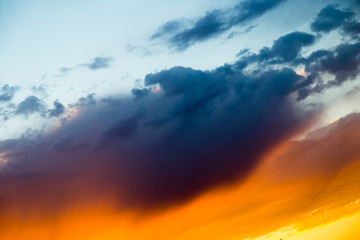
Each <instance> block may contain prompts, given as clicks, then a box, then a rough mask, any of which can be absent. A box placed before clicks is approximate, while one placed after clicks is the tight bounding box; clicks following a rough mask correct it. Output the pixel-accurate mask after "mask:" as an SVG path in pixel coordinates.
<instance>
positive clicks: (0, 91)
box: [0, 84, 19, 103]
mask: <svg viewBox="0 0 360 240" xmlns="http://www.w3.org/2000/svg"><path fill="white" fill-rule="evenodd" d="M18 89H19V87H10V86H9V85H8V84H5V85H3V86H2V88H0V103H1V102H9V101H11V100H12V99H13V97H14V95H15V93H16V91H17V90H18Z"/></svg>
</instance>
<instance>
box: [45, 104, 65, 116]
mask: <svg viewBox="0 0 360 240" xmlns="http://www.w3.org/2000/svg"><path fill="white" fill-rule="evenodd" d="M48 112H49V117H59V116H61V115H62V114H64V113H65V107H64V105H62V104H61V103H60V102H59V101H58V100H56V101H54V108H53V109H50V110H49V111H48Z"/></svg>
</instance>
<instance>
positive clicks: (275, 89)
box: [0, 64, 311, 212]
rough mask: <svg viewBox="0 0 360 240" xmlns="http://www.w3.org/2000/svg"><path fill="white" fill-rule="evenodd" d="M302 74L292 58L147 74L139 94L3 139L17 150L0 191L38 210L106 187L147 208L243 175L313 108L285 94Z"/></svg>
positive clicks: (123, 201)
mask: <svg viewBox="0 0 360 240" xmlns="http://www.w3.org/2000/svg"><path fill="white" fill-rule="evenodd" d="M303 80H304V79H303V77H302V76H299V75H297V74H296V73H295V72H294V71H293V70H291V69H289V68H283V69H279V70H269V71H267V70H264V71H261V72H257V73H254V74H252V73H251V74H244V73H243V72H242V68H239V67H238V66H237V64H233V65H230V64H228V65H224V66H222V67H219V68H217V69H214V70H212V71H200V70H195V69H191V68H184V67H174V68H171V69H169V70H163V71H161V72H159V73H153V74H149V75H147V76H146V77H145V85H146V88H147V89H149V91H147V94H144V95H142V96H141V97H140V98H137V99H136V100H135V99H126V98H123V99H120V100H121V101H115V102H114V101H112V103H113V104H110V102H108V101H100V102H97V103H96V104H85V105H82V106H81V109H80V110H79V111H80V112H79V113H78V116H77V117H76V118H74V119H71V120H70V121H67V122H66V123H64V124H63V125H62V126H61V129H59V130H57V131H55V132H53V133H52V134H49V135H47V136H46V137H45V136H44V137H43V138H41V139H39V140H31V141H29V140H26V139H19V140H13V141H7V142H2V143H0V151H6V152H8V153H14V154H16V153H18V155H16V157H15V155H14V156H13V157H9V164H8V165H7V166H6V167H5V168H3V169H2V170H1V174H0V183H1V184H0V199H1V200H2V202H3V203H6V205H7V204H8V205H9V207H8V209H12V207H14V208H16V207H18V208H21V209H23V208H24V209H35V210H36V209H37V210H38V211H42V210H43V209H47V207H49V208H50V209H59V208H61V207H62V206H66V204H70V203H74V202H76V201H77V200H78V199H81V202H82V203H83V202H84V201H91V199H98V198H101V197H104V196H111V197H112V198H114V197H115V198H116V199H117V200H118V201H117V202H118V204H119V207H120V208H131V209H133V208H135V209H138V208H139V207H140V208H145V209H148V208H157V207H164V206H169V205H173V204H179V203H182V202H184V201H187V200H189V199H191V198H193V197H195V196H197V195H199V194H201V193H203V192H205V191H207V190H210V189H213V188H215V187H218V186H222V185H226V184H231V183H233V182H237V181H240V180H241V179H243V178H244V177H246V176H247V175H248V174H249V172H250V171H251V170H252V169H253V168H254V166H256V164H257V162H258V161H259V159H260V158H261V156H262V155H263V154H265V153H266V152H267V151H269V150H270V149H271V148H273V147H275V146H276V145H277V144H279V143H281V142H282V141H283V140H284V139H287V138H288V137H289V136H291V135H292V134H294V133H295V132H296V131H297V130H299V129H301V128H302V127H303V126H304V124H306V123H307V121H308V120H309V119H310V118H311V117H310V116H311V114H310V112H311V111H310V112H306V111H302V110H300V109H299V108H297V107H296V106H295V105H294V101H293V100H292V97H291V96H292V94H293V93H296V91H297V90H298V89H299V86H300V85H299V84H300V83H301V82H302V81H303ZM86 99H87V98H86ZM73 107H80V105H76V104H75V105H73ZM20 153H21V154H20ZM39 182H43V183H47V184H39ZM4 186H6V188H5V187H4ZM25 189H26V191H24V190H25ZM79 201H80V200H79ZM24 211H25V210H24ZM52 211H53V210H52ZM50 212H51V211H50Z"/></svg>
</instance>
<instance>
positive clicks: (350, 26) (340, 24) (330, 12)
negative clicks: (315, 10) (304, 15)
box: [311, 5, 360, 39]
mask: <svg viewBox="0 0 360 240" xmlns="http://www.w3.org/2000/svg"><path fill="white" fill-rule="evenodd" d="M355 16H356V14H355V12H354V11H353V10H351V9H339V7H338V6H337V5H328V6H327V7H325V8H323V9H322V10H321V11H320V13H319V14H318V15H317V17H316V19H315V20H314V22H313V23H312V24H311V30H312V31H314V32H318V33H329V32H331V31H333V30H335V29H340V30H341V31H342V33H344V35H346V36H350V37H351V38H353V39H359V33H360V23H359V22H357V21H356V18H355Z"/></svg>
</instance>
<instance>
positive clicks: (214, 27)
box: [151, 0, 284, 51]
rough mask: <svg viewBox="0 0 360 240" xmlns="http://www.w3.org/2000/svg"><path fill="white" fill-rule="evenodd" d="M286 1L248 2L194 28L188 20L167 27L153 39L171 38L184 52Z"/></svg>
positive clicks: (206, 18) (216, 12) (218, 12)
mask: <svg viewBox="0 0 360 240" xmlns="http://www.w3.org/2000/svg"><path fill="white" fill-rule="evenodd" d="M283 1H284V0H252V1H250V0H247V1H243V2H240V3H239V4H237V5H236V6H234V7H233V8H230V9H226V10H219V9H216V10H213V11H210V12H207V13H206V14H205V16H204V17H202V18H200V19H198V20H197V21H195V22H194V24H193V25H192V26H190V27H186V24H184V20H183V19H182V20H173V21H169V22H167V23H165V24H164V25H163V26H161V27H160V28H159V30H158V31H157V32H156V33H154V34H153V35H152V37H151V38H152V39H156V38H163V37H165V38H167V41H168V43H169V44H170V45H171V46H172V47H174V48H175V49H177V50H179V51H181V50H185V49H186V48H188V47H189V46H191V45H193V44H195V43H197V42H202V41H205V40H208V39H210V38H213V37H216V36H218V35H220V34H222V33H224V32H226V31H228V30H230V29H231V28H233V27H235V26H244V25H246V24H248V23H249V22H250V21H252V20H254V19H256V18H259V17H261V16H262V15H264V14H265V13H266V12H267V11H269V10H271V9H273V8H274V7H276V6H277V5H279V4H280V3H281V2H283Z"/></svg>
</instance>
